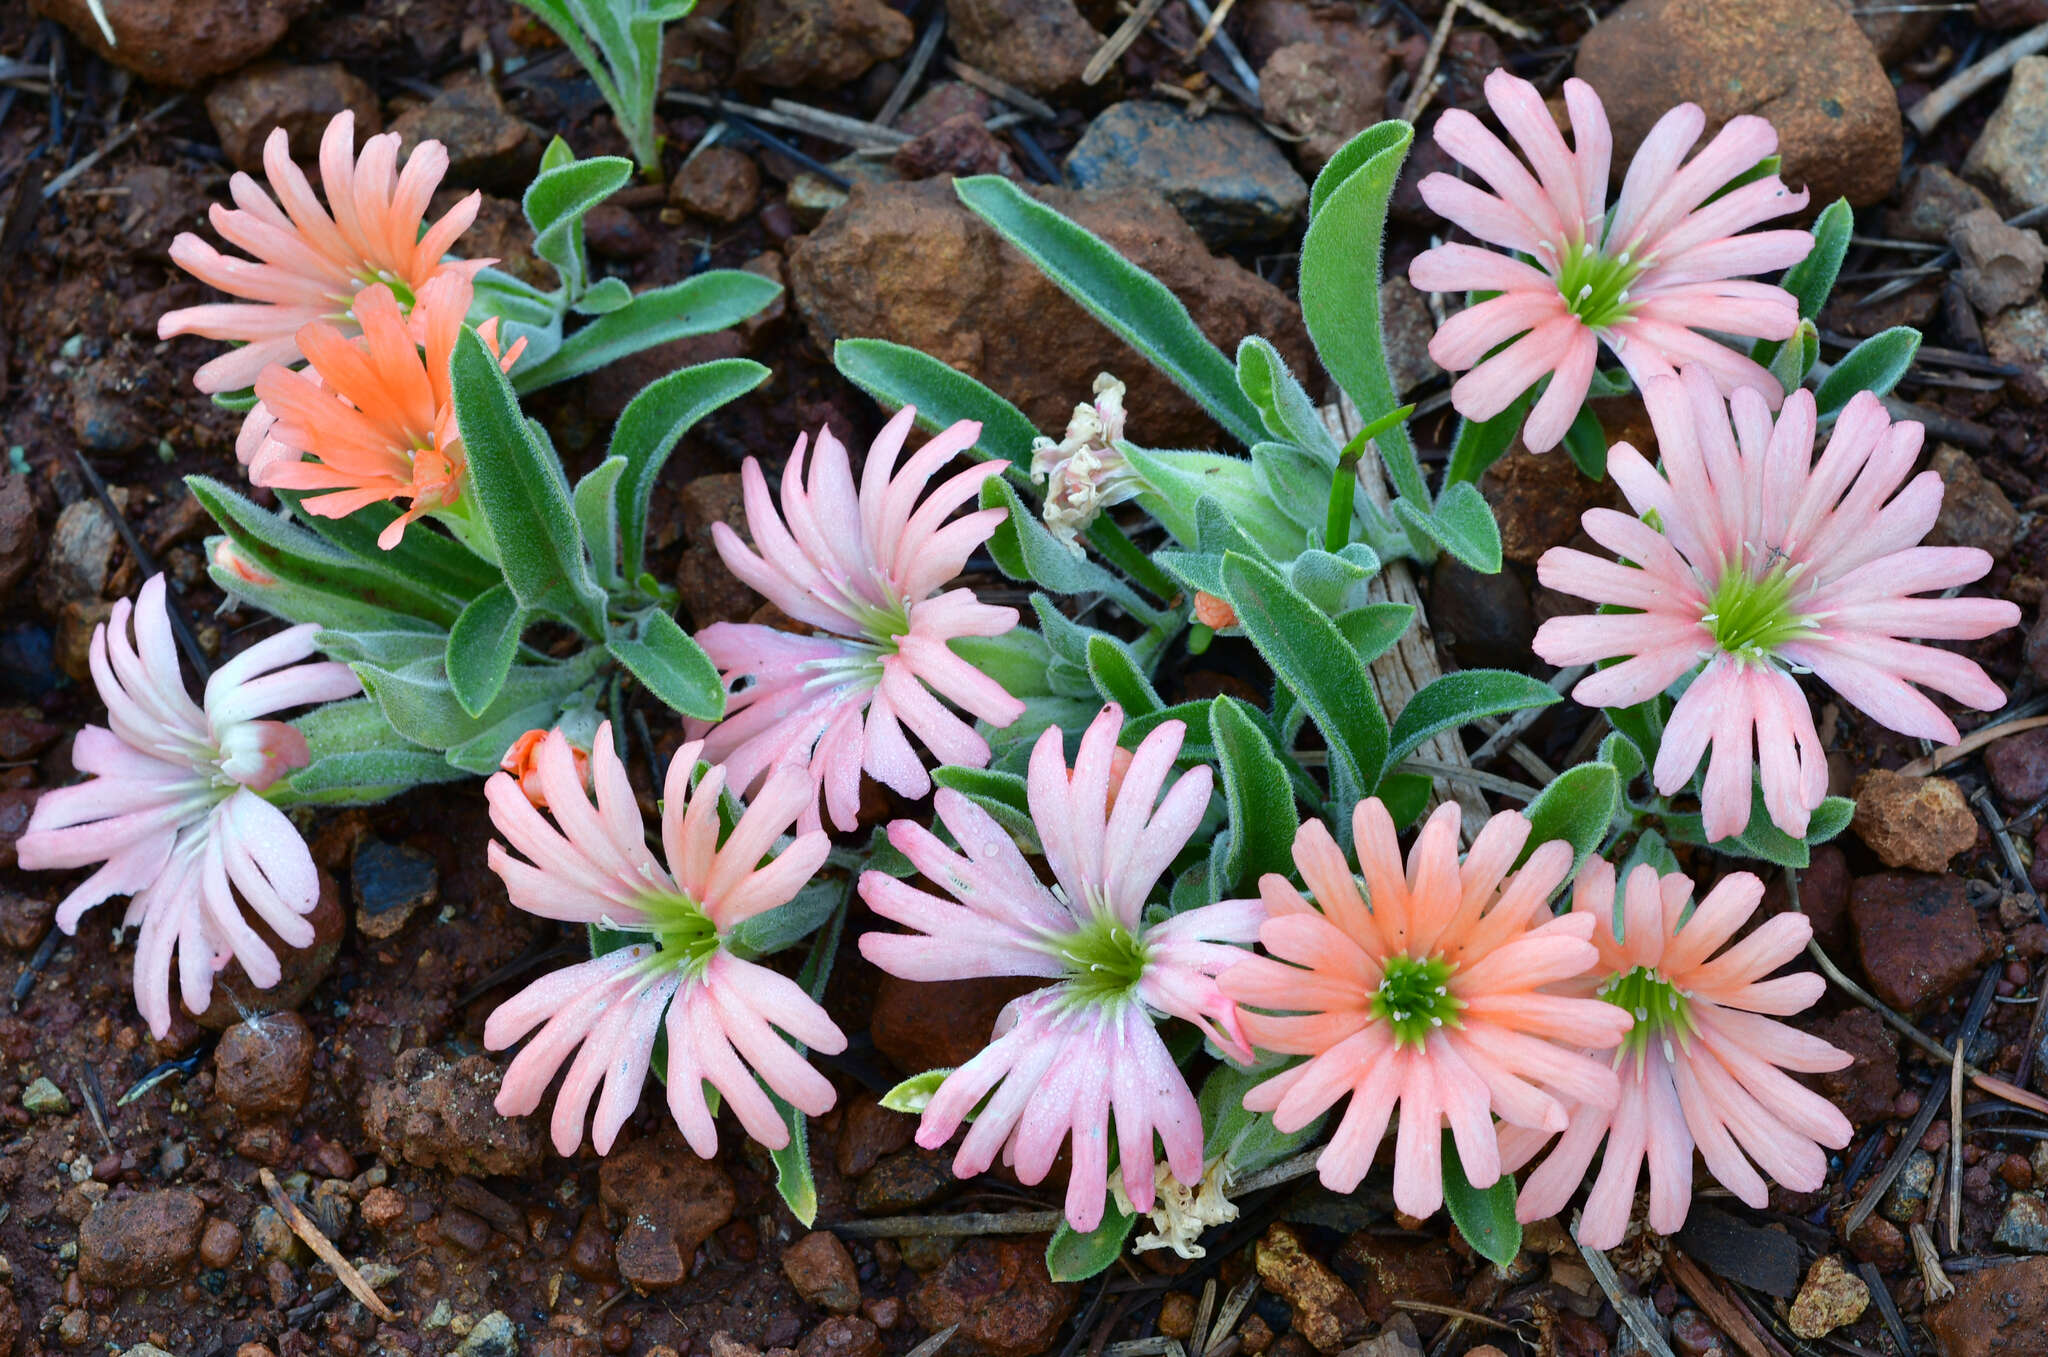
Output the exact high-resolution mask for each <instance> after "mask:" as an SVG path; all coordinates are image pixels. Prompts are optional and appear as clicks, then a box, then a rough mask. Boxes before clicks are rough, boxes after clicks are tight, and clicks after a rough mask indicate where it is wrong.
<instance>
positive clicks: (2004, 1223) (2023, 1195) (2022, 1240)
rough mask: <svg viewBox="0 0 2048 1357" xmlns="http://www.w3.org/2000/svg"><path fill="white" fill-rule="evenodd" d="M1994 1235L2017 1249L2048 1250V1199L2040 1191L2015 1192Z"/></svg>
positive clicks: (2004, 1243)
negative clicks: (2047, 1201) (2046, 1200)
mask: <svg viewBox="0 0 2048 1357" xmlns="http://www.w3.org/2000/svg"><path fill="white" fill-rule="evenodd" d="M1991 1239H1992V1242H1993V1243H1995V1244H1998V1245H2000V1246H2002V1247H2004V1248H2008V1249H2011V1250H2013V1251H2014V1252H2015V1253H2048V1203H2044V1202H2043V1201H2042V1199H2041V1194H2040V1193H2038V1192H2015V1193H2013V1194H2012V1196H2011V1198H2010V1199H2008V1200H2007V1202H2006V1203H2005V1214H2004V1215H2002V1216H2000V1217H1999V1220H1998V1229H1997V1231H1996V1232H1995V1233H1993V1234H1992V1236H1991Z"/></svg>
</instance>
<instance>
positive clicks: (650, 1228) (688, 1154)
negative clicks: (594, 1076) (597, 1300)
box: [597, 1126, 738, 1291]
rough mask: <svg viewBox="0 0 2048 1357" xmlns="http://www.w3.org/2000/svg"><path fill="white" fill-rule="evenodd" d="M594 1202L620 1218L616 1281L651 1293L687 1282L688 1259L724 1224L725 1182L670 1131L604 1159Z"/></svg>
mask: <svg viewBox="0 0 2048 1357" xmlns="http://www.w3.org/2000/svg"><path fill="white" fill-rule="evenodd" d="M597 1183H598V1195H599V1196H600V1197H601V1198H603V1200H604V1204H605V1205H606V1206H607V1207H609V1208H610V1209H611V1210H612V1211H613V1212H614V1213H615V1214H616V1215H618V1216H620V1217H623V1221H624V1223H623V1226H622V1227H621V1229H620V1231H619V1241H618V1248H617V1251H616V1253H615V1254H614V1258H615V1260H616V1262H617V1264H618V1269H619V1277H620V1278H621V1279H622V1280H624V1281H625V1282H627V1283H629V1284H631V1285H633V1286H636V1287H638V1288H640V1289H641V1290H642V1291H651V1290H654V1289H657V1288H659V1287H665V1286H674V1285H676V1284H677V1283H678V1282H681V1281H683V1280H685V1279H686V1278H687V1277H688V1276H689V1275H690V1260H691V1259H692V1258H694V1257H696V1254H697V1250H698V1248H699V1247H700V1246H701V1245H702V1244H703V1243H704V1241H705V1240H707V1239H709V1238H710V1237H711V1235H712V1232H713V1231H715V1230H717V1229H718V1228H719V1227H720V1226H722V1225H724V1224H725V1223H726V1222H727V1221H729V1220H731V1219H732V1209H733V1206H734V1204H735V1203H736V1202H737V1200H738V1198H737V1197H735V1196H734V1194H733V1189H732V1180H731V1179H730V1178H727V1177H726V1176H725V1170H724V1169H722V1168H720V1167H719V1166H718V1165H717V1164H715V1163H712V1162H710V1161H708V1160H704V1159H699V1158H698V1157H697V1156H696V1154H695V1153H693V1152H692V1151H691V1150H690V1147H689V1146H688V1145H687V1144H685V1143H684V1141H683V1138H682V1136H681V1134H679V1133H678V1132H677V1131H676V1129H675V1128H674V1127H673V1126H664V1127H663V1128H662V1129H661V1131H660V1133H658V1134H656V1135H653V1136H650V1137H646V1138H644V1139H639V1140H635V1141H633V1142H632V1143H631V1144H628V1145H626V1146H625V1147H623V1148H621V1149H615V1150H613V1151H612V1153H610V1154H608V1155H606V1156H605V1159H604V1163H603V1164H602V1165H600V1166H599V1168H598V1179H597Z"/></svg>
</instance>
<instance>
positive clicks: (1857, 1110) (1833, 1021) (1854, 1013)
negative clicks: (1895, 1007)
mask: <svg viewBox="0 0 2048 1357" xmlns="http://www.w3.org/2000/svg"><path fill="white" fill-rule="evenodd" d="M1799 1026H1800V1027H1802V1028H1803V1029H1804V1030H1805V1031H1807V1032H1808V1033H1810V1034H1812V1035H1813V1036H1816V1037H1819V1038H1820V1039H1821V1040H1822V1041H1825V1042H1827V1043H1829V1044H1830V1045H1832V1046H1836V1047H1839V1048H1840V1049H1842V1050H1844V1051H1847V1052H1848V1053H1849V1054H1850V1056H1852V1057H1853V1063H1851V1064H1849V1065H1848V1066H1846V1067H1844V1068H1842V1069H1839V1070H1829V1071H1827V1072H1825V1073H1822V1074H1810V1075H1807V1076H1805V1082H1807V1083H1808V1084H1810V1085H1811V1086H1812V1087H1813V1088H1814V1090H1815V1091H1817V1092H1818V1093H1819V1094H1820V1095H1821V1096H1822V1097H1824V1098H1826V1099H1827V1100H1828V1101H1829V1102H1831V1103H1833V1104H1834V1105H1835V1106H1836V1107H1838V1108H1840V1109H1841V1112H1842V1115H1843V1116H1845V1117H1847V1118H1848V1119H1849V1120H1850V1122H1851V1123H1852V1124H1854V1125H1856V1126H1868V1125H1870V1124H1871V1123H1872V1122H1878V1121H1888V1120H1890V1119H1891V1117H1892V1115H1893V1112H1892V1107H1893V1104H1895V1103H1896V1102H1897V1101H1898V1097H1899V1088H1900V1084H1899V1044H1898V1042H1897V1041H1896V1040H1894V1039H1893V1037H1892V1033H1891V1029H1890V1028H1889V1027H1886V1026H1885V1025H1884V1019H1882V1018H1880V1017H1878V1016H1877V1014H1875V1013H1873V1012H1871V1011H1870V1010H1869V1009H1867V1008H1846V1009H1843V1010H1842V1011H1841V1012H1839V1013H1831V1014H1829V1015H1828V1016H1827V1017H1824V1018H1816V1019H1813V1020H1812V1021H1810V1022H1802V1023H1800V1024H1799Z"/></svg>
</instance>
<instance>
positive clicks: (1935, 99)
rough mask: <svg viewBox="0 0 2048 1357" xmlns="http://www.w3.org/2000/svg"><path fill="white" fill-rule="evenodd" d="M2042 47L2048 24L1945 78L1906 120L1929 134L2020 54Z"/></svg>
mask: <svg viewBox="0 0 2048 1357" xmlns="http://www.w3.org/2000/svg"><path fill="white" fill-rule="evenodd" d="M2043 49H2048V24H2036V25H2035V26H2034V27H2032V28H2030V29H2028V30H2027V31H2026V32H2024V33H2022V34H2020V35H2019V36H2018V37H2017V38H2014V39H2013V40H2012V41H2011V42H2009V43H2007V44H2006V45H2005V46H2003V47H2001V48H1999V49H1998V50H1997V51H1995V52H1993V53H1992V54H1991V55H1990V56H1988V57H1985V58H1984V59H1983V60H1982V61H1975V62H1972V63H1970V64H1969V65H1968V66H1965V67H1964V68H1963V69H1962V70H1960V71H1957V72H1956V73H1955V74H1954V75H1952V76H1950V77H1949V78H1948V79H1946V80H1944V81H1942V82H1941V84H1939V85H1937V86H1936V87H1935V88H1934V89H1933V90H1931V91H1929V92H1928V95H1927V97H1926V98H1925V99H1922V100H1921V101H1920V102H1919V103H1917V104H1915V105H1913V107H1912V108H1911V109H1909V110H1907V113H1906V121H1907V122H1910V123H1912V124H1913V129H1914V130H1915V131H1917V132H1918V133H1919V134H1920V135H1921V136H1923V137H1924V136H1926V135H1927V134H1928V133H1929V132H1932V131H1933V130H1934V129H1935V127H1936V125H1938V124H1939V123H1940V122H1941V120H1942V119H1943V118H1946V117H1947V116H1948V115H1949V114H1951V113H1953V112H1955V110H1956V108H1957V106H1959V105H1960V104H1962V103H1963V102H1964V101H1965V100H1967V99H1968V98H1969V97H1970V96H1971V95H1973V94H1975V93H1976V92H1977V91H1978V90H1981V89H1983V88H1984V87H1985V86H1986V85H1988V84H1990V83H1991V82H1992V81H1994V80H1996V79H1998V77H2000V76H2002V75H2004V74H2005V73H2006V72H2007V71H2010V70H2011V69H2012V68H2013V67H2014V66H2016V65H2018V64H2019V59H2020V58H2021V57H2030V56H2033V55H2034V54H2035V53H2037V52H2040V51H2042V50H2043Z"/></svg>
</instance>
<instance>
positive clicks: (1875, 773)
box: [1850, 768, 1977, 872]
mask: <svg viewBox="0 0 2048 1357" xmlns="http://www.w3.org/2000/svg"><path fill="white" fill-rule="evenodd" d="M1850 825H1851V827H1853V828H1854V829H1855V831H1856V835H1857V837H1858V838H1860V839H1862V840H1863V842H1864V843H1866V844H1868V845H1869V846H1870V850H1871V851H1872V852H1874V853H1876V854H1877V856H1878V857H1879V858H1880V859H1881V860H1882V861H1883V862H1884V865H1885V866H1887V867H1910V868H1912V869H1913V870H1915V871H1921V872H1940V871H1945V870H1947V868H1948V864H1949V859H1951V858H1953V857H1954V856H1955V855H1956V854H1958V853H1966V852H1968V851H1969V850H1970V849H1971V847H1973V846H1974V845H1975V844H1976V842H1977V817H1976V815H1975V814H1974V813H1973V812H1972V811H1971V810H1970V803H1969V800H1968V799H1967V798H1965V797H1964V795H1963V789H1962V788H1961V787H1958V786H1957V785H1956V784H1955V783H1953V782H1951V781H1949V780H1948V779H1947V778H1945V777H1908V776H1906V775H1904V774H1901V773H1895V772H1892V771H1891V770H1890V769H1886V768H1874V769H1872V770H1871V771H1870V772H1867V773H1865V774H1864V775H1863V776H1862V777H1861V778H1859V779H1857V782H1856V816H1855V818H1854V819H1853V820H1851V821H1850Z"/></svg>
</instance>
